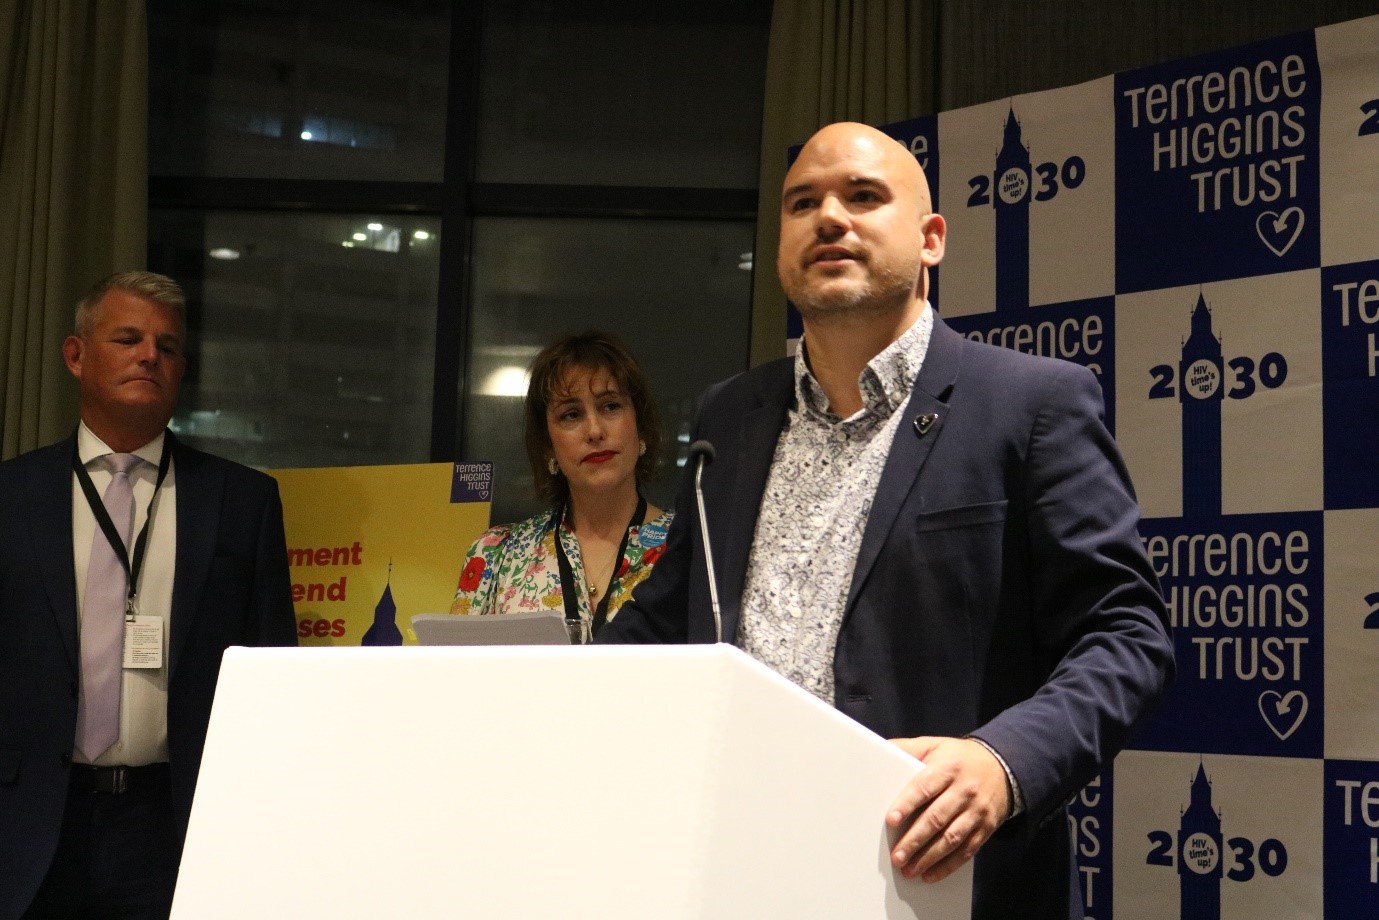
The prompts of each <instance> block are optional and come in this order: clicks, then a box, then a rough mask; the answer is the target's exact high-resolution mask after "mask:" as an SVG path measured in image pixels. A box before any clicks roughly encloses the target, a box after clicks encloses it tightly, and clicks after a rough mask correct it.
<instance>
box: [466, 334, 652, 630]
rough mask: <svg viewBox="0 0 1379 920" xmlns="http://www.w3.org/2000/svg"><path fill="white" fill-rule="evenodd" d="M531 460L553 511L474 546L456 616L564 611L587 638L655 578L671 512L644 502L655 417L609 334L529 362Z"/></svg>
mask: <svg viewBox="0 0 1379 920" xmlns="http://www.w3.org/2000/svg"><path fill="white" fill-rule="evenodd" d="M525 428H526V447H527V459H528V460H529V461H530V463H531V468H532V478H533V481H534V483H535V485H536V490H537V494H538V495H540V496H541V498H543V499H544V500H546V501H547V502H548V503H549V505H550V510H549V511H543V512H542V513H541V514H538V515H536V516H535V517H531V518H528V519H526V520H525V521H520V522H518V523H516V524H510V525H504V526H500V527H492V528H490V529H488V530H487V531H485V532H484V533H483V534H482V535H481V536H480V537H479V539H478V540H476V541H475V543H474V545H473V546H472V547H470V549H469V554H468V556H467V557H466V559H465V563H464V568H463V569H462V570H461V572H460V582H459V587H458V589H457V590H456V592H455V601H454V603H453V604H452V605H451V608H450V610H451V612H452V613H479V614H490V613H522V612H530V611H537V610H563V611H564V613H565V622H566V625H567V626H568V627H569V628H570V632H571V636H572V637H573V638H575V639H577V641H580V642H588V641H589V640H590V639H591V638H592V637H593V635H594V634H595V633H596V632H598V630H599V629H600V628H601V627H602V626H603V624H604V623H605V622H606V621H608V620H610V619H612V618H613V616H614V615H616V613H617V611H618V608H619V607H621V606H622V604H623V602H624V601H626V600H627V598H628V597H629V596H630V595H631V593H632V589H633V588H634V587H635V586H636V585H638V584H639V583H641V581H642V580H643V579H645V578H646V576H647V575H649V574H650V573H651V567H652V565H654V564H655V562H656V560H657V559H658V558H659V557H660V555H661V552H662V550H663V549H664V548H665V539H666V529H667V528H668V527H669V526H670V520H671V517H672V515H673V512H671V511H662V510H661V509H660V508H657V507H655V506H653V505H650V504H648V503H647V501H646V499H645V498H643V497H642V493H641V486H642V484H643V483H644V482H646V480H647V479H649V478H650V477H651V475H652V473H653V472H654V471H655V469H656V463H657V459H658V457H659V454H660V447H661V422H660V416H659V414H658V413H657V411H656V404H655V402H654V401H653V400H652V398H651V393H650V391H649V388H648V386H647V381H646V375H645V374H644V373H642V369H641V368H640V367H639V366H638V365H637V362H636V360H635V359H634V358H633V357H632V354H631V353H630V352H629V351H628V350H627V348H626V346H624V345H623V344H622V343H621V342H619V341H618V340H617V339H615V338H613V337H612V336H610V335H607V334H605V333H601V332H586V333H582V334H580V335H572V336H566V337H565V338H562V339H561V340H560V341H558V342H555V343H554V344H552V345H550V346H548V347H547V348H546V349H544V350H543V351H542V352H541V354H539V355H537V356H536V361H535V362H534V363H533V364H532V370H531V382H530V384H528V387H527V398H526V403H525Z"/></svg>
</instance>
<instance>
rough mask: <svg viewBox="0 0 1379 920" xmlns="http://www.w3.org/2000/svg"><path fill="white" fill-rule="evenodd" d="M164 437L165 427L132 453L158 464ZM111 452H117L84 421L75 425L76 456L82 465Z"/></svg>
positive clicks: (87, 464)
mask: <svg viewBox="0 0 1379 920" xmlns="http://www.w3.org/2000/svg"><path fill="white" fill-rule="evenodd" d="M165 437H167V431H166V429H165V430H163V431H160V432H158V437H156V438H154V439H153V440H152V441H149V442H148V443H147V444H145V445H144V446H143V447H140V448H139V449H138V450H136V451H134V453H135V454H136V455H138V457H139V459H141V460H143V461H144V462H145V463H150V464H152V465H153V466H155V467H156V466H158V463H159V462H160V461H161V460H162V459H163V439H164V438H165ZM113 453H117V451H115V450H113V449H112V448H111V447H110V445H109V444H106V443H105V442H104V441H102V440H101V439H100V438H98V437H96V434H95V432H93V431H92V430H91V429H90V428H87V427H86V423H85V422H82V423H80V424H79V425H77V456H78V457H80V458H81V465H82V466H90V465H91V463H92V461H94V460H98V459H100V458H101V457H104V456H105V455H106V454H113Z"/></svg>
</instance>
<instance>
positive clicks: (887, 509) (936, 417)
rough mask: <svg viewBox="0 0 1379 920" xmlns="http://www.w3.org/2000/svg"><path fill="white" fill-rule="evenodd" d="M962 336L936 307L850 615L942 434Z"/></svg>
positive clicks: (889, 459) (870, 523) (861, 555)
mask: <svg viewBox="0 0 1379 920" xmlns="http://www.w3.org/2000/svg"><path fill="white" fill-rule="evenodd" d="M930 309H932V307H931V308H930ZM962 341H963V340H962V336H960V335H958V334H957V333H956V332H954V331H953V330H952V329H950V328H949V327H948V325H947V324H946V323H945V322H944V321H943V320H942V319H941V318H940V317H939V315H938V313H937V312H936V313H935V314H934V329H933V332H932V333H931V335H930V337H929V350H928V351H927V352H926V353H925V355H924V366H923V367H921V368H920V371H919V376H918V377H917V378H916V379H915V385H914V388H913V389H912V390H911V391H910V402H909V404H908V405H906V407H905V415H904V417H903V418H901V420H900V425H899V427H897V428H896V431H895V440H894V441H892V442H891V449H890V453H889V454H888V455H887V456H886V465H885V467H884V468H883V469H882V471H881V481H880V482H879V483H878V484H877V487H876V497H875V498H874V499H873V500H872V503H871V513H870V514H869V515H868V517H867V527H866V530H865V531H863V533H862V545H861V548H860V549H859V550H858V553H857V566H856V568H855V569H853V573H852V586H851V588H849V590H848V600H847V606H846V607H845V608H844V613H843V618H844V619H845V620H846V618H847V616H848V614H850V613H851V612H852V608H853V606H854V605H855V604H856V602H857V596H858V594H859V593H860V592H861V590H862V586H863V585H865V584H866V581H867V576H868V575H869V574H870V573H871V570H872V567H873V566H874V565H875V564H876V559H877V557H878V556H879V555H880V553H881V548H882V547H883V546H885V544H886V540H887V538H888V537H889V536H890V533H891V529H892V528H893V527H894V526H895V520H896V516H897V515H898V514H899V513H900V507H901V505H903V504H904V503H905V499H906V498H907V497H908V496H909V494H910V492H911V491H912V490H913V489H914V487H915V483H916V482H918V481H919V474H920V471H921V470H922V469H923V468H924V463H925V461H926V460H928V458H929V453H930V451H932V450H933V448H934V445H935V444H936V443H938V439H939V438H940V437H942V436H943V429H944V426H945V423H946V422H947V420H948V404H949V400H950V399H951V394H952V389H953V386H954V384H955V383H956V381H957V378H958V370H959V367H960V365H961V363H962Z"/></svg>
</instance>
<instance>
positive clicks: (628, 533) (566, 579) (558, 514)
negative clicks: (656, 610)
mask: <svg viewBox="0 0 1379 920" xmlns="http://www.w3.org/2000/svg"><path fill="white" fill-rule="evenodd" d="M565 507H566V506H564V505H561V506H560V507H559V508H557V509H555V513H554V514H552V515H551V523H550V527H551V533H552V536H553V537H554V538H555V557H556V562H557V563H558V565H559V566H560V594H561V597H562V598H563V599H564V601H565V622H566V623H578V622H579V599H578V597H577V593H578V592H577V590H576V586H575V573H574V570H573V569H572V568H571V567H570V559H569V557H567V556H566V555H565V547H564V546H562V545H561V544H560V522H561V520H562V519H563V518H564V517H565ZM644 517H646V499H645V498H643V497H642V496H641V495H640V494H639V495H638V496H637V510H636V511H634V512H632V518H631V520H629V521H628V522H627V527H626V528H625V529H624V530H623V532H622V543H620V544H619V545H618V555H617V558H616V559H614V560H613V571H612V572H610V573H609V574H608V587H607V589H606V590H604V592H603V597H602V598H601V599H600V600H599V603H598V607H596V608H595V609H594V623H593V627H592V628H591V629H590V630H589V636H590V637H591V638H592V637H593V636H595V635H596V634H597V633H598V631H599V630H600V629H602V628H603V624H604V623H606V622H608V602H609V601H610V600H612V597H613V581H614V580H615V579H616V578H617V577H618V569H620V568H622V562H623V558H624V557H625V556H626V555H627V541H628V540H629V539H631V537H632V528H633V527H635V526H637V525H638V524H640V523H641V522H642V518H644ZM585 578H586V579H587V578H588V569H585Z"/></svg>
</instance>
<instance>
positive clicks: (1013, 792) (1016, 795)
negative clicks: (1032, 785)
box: [967, 735, 1025, 821]
mask: <svg viewBox="0 0 1379 920" xmlns="http://www.w3.org/2000/svg"><path fill="white" fill-rule="evenodd" d="M967 738H968V740H969V741H975V742H977V743H978V744H980V745H981V746H982V747H984V748H986V749H987V750H988V751H990V752H991V756H992V757H995V758H996V762H997V763H999V764H1000V765H1001V769H1002V770H1005V771H1006V789H1007V790H1009V792H1010V814H1009V815H1007V816H1006V820H1007V821H1009V820H1010V819H1011V818H1013V817H1015V816H1016V815H1018V814H1020V813H1021V812H1023V811H1024V810H1025V797H1024V796H1023V795H1021V794H1020V784H1019V783H1018V782H1017V781H1016V780H1015V774H1014V773H1012V772H1011V771H1010V764H1008V763H1006V759H1005V758H1004V757H1002V756H1001V752H1000V751H998V750H996V749H995V748H994V747H992V746H991V745H989V744H987V743H986V742H985V741H983V740H982V739H980V738H977V737H975V736H973V735H968V736H967Z"/></svg>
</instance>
